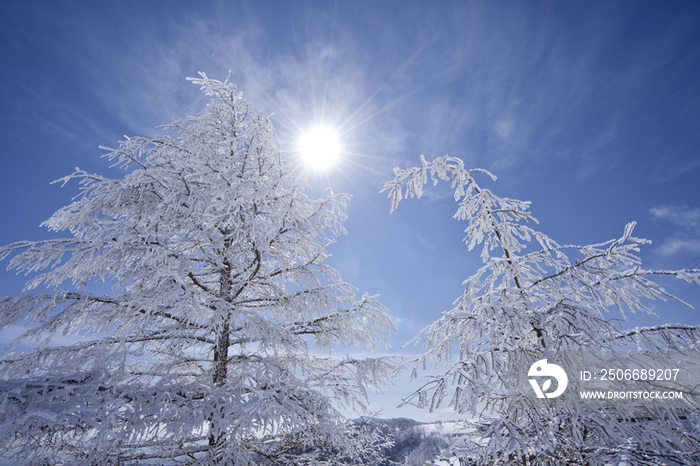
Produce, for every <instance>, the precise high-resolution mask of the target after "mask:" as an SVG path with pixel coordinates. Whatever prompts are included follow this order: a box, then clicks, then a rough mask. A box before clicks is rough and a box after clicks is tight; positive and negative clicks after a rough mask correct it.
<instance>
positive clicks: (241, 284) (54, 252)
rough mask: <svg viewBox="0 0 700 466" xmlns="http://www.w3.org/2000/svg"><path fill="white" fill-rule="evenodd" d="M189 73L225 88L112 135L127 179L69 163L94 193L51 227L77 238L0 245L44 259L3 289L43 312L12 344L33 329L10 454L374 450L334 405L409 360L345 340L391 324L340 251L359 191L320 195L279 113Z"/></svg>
mask: <svg viewBox="0 0 700 466" xmlns="http://www.w3.org/2000/svg"><path fill="white" fill-rule="evenodd" d="M192 81H193V82H194V83H195V84H197V85H199V86H201V89H202V90H203V92H204V93H205V94H206V95H208V96H210V97H211V100H210V102H209V103H208V104H207V105H206V106H205V107H204V109H203V110H202V111H201V112H200V113H199V114H198V115H197V116H194V117H189V118H186V119H182V120H179V121H175V122H173V123H172V124H169V125H167V126H165V128H166V135H162V136H157V137H155V138H145V137H131V138H126V140H124V141H122V142H121V143H120V144H119V147H118V148H116V149H107V148H105V150H106V151H107V152H106V154H105V157H107V158H108V159H109V160H110V161H112V162H113V166H115V167H118V168H121V169H124V170H125V174H124V175H123V176H122V177H120V178H116V179H112V178H108V177H105V176H103V175H98V174H91V173H87V172H85V171H83V170H80V169H76V170H75V172H74V173H73V174H72V175H70V176H66V177H65V178H62V179H61V180H59V181H61V182H62V183H63V184H65V183H68V182H70V181H72V180H77V181H78V182H79V184H80V188H81V193H80V195H79V196H78V197H76V199H74V202H72V203H71V204H70V205H68V206H66V207H63V208H62V209H60V210H58V211H57V212H56V213H55V214H54V215H53V216H52V217H51V218H50V219H49V220H47V221H46V222H45V223H44V226H46V227H48V228H49V229H50V230H52V231H55V232H68V233H69V235H67V237H65V238H60V239H48V240H45V241H22V242H18V243H14V244H10V245H8V246H4V247H2V248H0V259H2V258H8V257H10V262H9V268H10V269H14V270H15V271H17V272H19V273H26V274H31V277H32V278H31V280H30V281H29V282H28V283H27V286H26V291H27V293H25V294H23V295H22V296H19V297H6V298H3V299H2V300H0V328H8V327H10V326H13V325H20V324H27V325H28V330H27V331H26V332H24V333H23V334H22V335H20V336H19V337H18V338H17V340H16V341H15V346H16V344H19V343H22V342H29V341H33V342H34V343H33V346H34V350H33V351H31V352H26V353H22V352H14V353H7V352H6V354H5V355H4V356H3V358H2V360H0V405H1V406H2V409H0V455H2V456H3V457H4V458H5V459H8V458H11V459H12V460H13V461H15V462H17V463H19V464H25V463H28V464H86V465H87V464H135V463H148V464H168V463H173V464H208V465H210V464H227V465H234V464H235V465H248V464H291V463H294V464H298V465H305V464H307V465H311V464H339V463H343V464H347V463H348V462H350V461H363V460H367V458H371V456H372V455H373V454H375V452H376V451H377V449H376V445H373V442H376V441H378V439H376V438H373V437H372V436H371V435H369V434H366V432H368V431H366V430H363V428H362V426H360V425H357V424H353V423H350V422H347V421H346V420H345V419H344V418H343V417H342V416H341V415H340V413H339V411H338V409H337V406H338V405H337V404H338V403H340V404H346V405H354V404H358V403H359V404H360V405H362V403H364V400H365V399H366V397H367V390H369V389H376V388H378V387H381V386H383V385H385V384H386V383H387V382H388V377H389V375H390V372H391V370H392V367H393V364H394V363H393V361H392V360H388V359H383V358H366V359H358V358H352V357H350V356H346V357H342V358H336V357H333V356H332V355H331V349H332V348H333V347H335V346H345V347H354V348H358V349H372V348H374V345H375V344H376V343H381V344H386V339H385V332H387V331H393V325H392V323H391V321H390V319H389V318H388V316H387V314H386V312H385V309H384V307H383V306H382V305H381V304H380V303H379V302H378V301H377V299H376V297H375V296H370V295H368V294H364V296H362V298H361V299H359V300H357V299H356V289H355V288H354V287H352V286H351V285H349V284H348V283H345V282H343V281H342V279H341V277H340V276H339V274H338V273H337V272H336V271H335V270H334V269H333V268H332V267H330V266H329V265H328V264H327V263H326V259H327V257H328V253H327V248H328V246H329V245H331V244H332V243H333V242H334V239H335V238H336V237H337V236H338V235H341V234H343V233H344V229H343V226H342V222H343V220H344V218H345V213H344V208H345V205H346V202H347V200H348V196H346V195H343V194H329V195H328V196H326V197H323V198H321V199H310V198H308V197H307V196H306V195H305V194H304V190H305V186H306V182H305V179H304V177H303V175H302V174H301V173H300V172H299V171H298V170H297V169H295V167H294V166H293V165H292V164H291V163H290V161H289V160H288V159H287V156H286V155H285V154H284V153H283V152H282V151H281V149H280V147H279V143H278V140H277V137H276V134H275V131H274V129H273V127H272V125H271V123H270V121H269V119H268V118H266V117H265V116H262V115H260V114H259V113H257V112H256V111H255V110H254V109H253V107H252V106H251V105H250V104H249V103H248V102H246V101H245V100H244V99H243V98H242V97H241V95H240V94H239V93H238V92H237V91H235V89H234V87H233V86H232V85H230V84H227V83H222V82H219V81H216V80H212V79H209V78H207V77H206V75H204V74H201V77H200V78H197V79H192ZM96 282H106V283H108V284H111V285H112V292H111V293H109V294H96V293H93V292H91V289H93V286H94V284H95V283H96ZM42 289H46V291H41V290H42ZM62 335H69V336H72V338H73V341H74V342H73V343H72V344H66V345H56V344H54V343H53V342H54V341H55V339H54V337H56V336H62Z"/></svg>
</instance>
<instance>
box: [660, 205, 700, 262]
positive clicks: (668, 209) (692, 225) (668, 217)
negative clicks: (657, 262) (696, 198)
mask: <svg viewBox="0 0 700 466" xmlns="http://www.w3.org/2000/svg"><path fill="white" fill-rule="evenodd" d="M649 213H650V214H651V216H652V217H653V218H655V219H657V220H663V221H667V222H670V223H671V224H673V225H675V226H676V227H677V228H678V231H677V232H676V233H674V234H673V235H671V236H669V237H668V238H666V239H665V240H664V241H663V243H662V244H661V246H659V248H658V252H659V253H660V254H662V255H664V256H671V255H676V254H691V255H698V254H700V207H688V206H657V207H653V208H652V209H650V211H649Z"/></svg>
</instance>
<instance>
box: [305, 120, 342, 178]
mask: <svg viewBox="0 0 700 466" xmlns="http://www.w3.org/2000/svg"><path fill="white" fill-rule="evenodd" d="M299 152H300V154H301V158H302V161H303V162H304V164H305V165H306V166H308V167H310V168H312V169H314V170H318V171H322V170H327V169H328V168H330V167H331V166H333V164H335V162H336V161H337V160H338V158H339V156H340V138H339V137H338V134H337V133H336V132H335V131H334V130H332V129H331V128H328V127H325V126H317V127H315V128H313V129H311V130H310V131H308V132H305V133H302V135H301V137H300V138H299Z"/></svg>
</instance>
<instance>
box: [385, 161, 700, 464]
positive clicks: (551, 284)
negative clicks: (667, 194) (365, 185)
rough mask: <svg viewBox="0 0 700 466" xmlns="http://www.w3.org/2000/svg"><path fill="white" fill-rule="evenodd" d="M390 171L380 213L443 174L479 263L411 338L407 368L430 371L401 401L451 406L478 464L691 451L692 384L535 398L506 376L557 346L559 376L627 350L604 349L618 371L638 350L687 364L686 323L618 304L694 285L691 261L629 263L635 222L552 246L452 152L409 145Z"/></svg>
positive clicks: (694, 349) (616, 460) (518, 208)
mask: <svg viewBox="0 0 700 466" xmlns="http://www.w3.org/2000/svg"><path fill="white" fill-rule="evenodd" d="M394 171H395V177H394V179H393V180H390V181H388V182H387V183H386V184H385V187H384V190H385V191H388V192H389V197H390V199H391V210H392V211H393V210H394V209H395V208H396V207H397V206H398V205H399V202H400V201H401V200H402V199H403V198H404V197H414V196H417V197H420V196H421V195H422V193H423V189H424V186H425V185H426V184H427V183H428V182H429V179H430V180H431V181H432V182H433V184H437V183H438V181H439V180H445V181H448V180H449V181H451V183H452V189H453V190H454V199H455V201H456V202H457V204H458V207H457V211H456V213H455V215H454V218H456V219H459V220H463V221H465V222H466V224H467V226H466V229H465V233H466V237H465V238H464V242H465V243H466V245H467V246H468V248H469V249H470V250H471V249H473V248H475V247H477V246H481V258H482V260H483V264H484V265H483V266H482V267H481V268H480V269H479V270H477V271H476V272H475V273H474V274H473V275H472V276H471V277H469V278H468V279H466V280H465V281H464V282H463V285H464V288H465V290H464V293H463V294H462V296H460V297H459V298H458V299H457V300H456V301H455V306H454V308H452V309H450V310H448V311H445V312H443V313H442V316H441V317H440V318H439V319H438V320H436V321H435V322H434V323H432V324H431V325H430V326H428V327H427V328H425V329H424V330H423V331H422V332H421V334H419V335H418V336H417V337H416V340H415V341H416V342H417V343H419V342H421V341H422V343H423V349H424V351H425V353H424V354H423V355H422V356H421V357H420V358H418V360H417V361H416V363H415V366H414V371H413V376H414V377H415V376H416V375H417V374H418V371H419V370H420V369H421V368H425V367H426V365H427V363H429V362H432V363H433V364H434V367H436V368H437V367H441V368H444V371H443V372H442V373H440V374H438V375H435V376H432V377H431V378H430V380H429V381H428V382H427V383H426V384H425V385H423V386H422V387H421V388H420V389H418V390H417V391H416V392H415V393H414V394H413V395H412V396H411V397H409V398H408V399H407V400H406V402H407V403H414V404H416V405H418V406H421V407H426V408H429V409H436V408H438V407H440V406H441V403H444V402H445V401H447V402H448V403H449V405H450V406H451V407H452V408H453V409H454V410H455V411H457V412H459V413H462V414H464V416H465V424H466V430H467V432H469V433H470V434H471V437H472V438H473V440H474V442H475V445H478V446H479V449H478V461H479V464H489V465H490V464H582V465H583V464H585V465H607V464H623V460H624V461H627V462H628V463H626V464H640V465H651V464H677V465H682V464H690V463H693V464H696V463H698V462H700V456H698V451H700V430H698V425H700V424H699V423H698V421H700V409H698V405H697V402H696V401H695V400H694V399H693V395H697V394H698V392H697V386H696V385H695V384H694V383H693V380H691V379H689V378H686V379H684V380H683V381H682V382H681V381H680V379H679V380H677V381H676V380H674V381H673V384H672V387H673V389H674V390H676V391H677V392H682V393H683V394H685V397H682V398H680V399H676V400H654V401H653V402H651V403H640V402H641V401H643V400H641V399H631V400H629V399H628V400H625V401H620V400H618V402H614V401H611V400H608V399H594V400H590V399H589V400H585V399H582V398H577V396H578V393H575V394H574V395H573V396H567V397H562V399H551V400H549V399H548V400H538V399H537V398H536V397H535V393H534V392H532V391H531V390H530V386H528V385H527V381H525V382H526V383H525V390H526V391H523V390H521V389H520V387H519V385H518V384H517V382H521V381H522V379H524V378H526V377H527V376H528V375H532V374H528V367H530V363H532V362H535V361H537V360H542V359H546V358H547V357H548V356H549V357H551V356H555V357H557V360H558V362H559V363H560V364H561V365H562V366H563V369H565V370H566V372H568V373H569V374H570V375H569V380H570V381H571V378H572V376H573V375H576V376H578V374H579V371H580V370H582V369H586V368H587V367H584V366H582V362H583V361H584V360H589V361H590V360H595V359H596V358H599V359H602V358H604V356H603V353H602V352H603V351H605V350H607V351H608V354H613V351H615V350H617V351H620V350H625V349H629V348H633V349H634V350H635V351H634V352H633V353H634V354H633V355H632V356H627V357H618V358H617V359H616V360H615V361H613V363H614V366H610V367H620V368H622V370H623V372H622V373H623V374H624V373H625V372H624V370H626V369H629V372H630V374H631V373H632V370H633V369H631V366H629V364H630V363H631V362H630V360H632V362H633V361H634V358H635V357H636V358H640V357H641V356H640V355H644V356H645V357H648V358H650V360H651V361H652V362H651V366H650V367H654V368H663V369H667V368H669V367H678V365H677V364H678V362H679V357H682V358H684V359H685V360H686V363H687V364H686V365H685V366H684V369H685V372H686V375H688V374H687V373H688V372H689V371H688V369H689V368H690V372H693V371H695V370H697V364H698V363H699V362H700V354H699V353H698V342H699V341H700V326H688V325H680V324H662V325H659V326H655V327H636V328H631V329H628V328H625V327H624V326H623V325H622V324H621V322H622V321H623V320H624V318H625V312H637V311H641V312H651V311H650V310H649V308H648V307H647V306H646V305H645V302H646V301H647V300H653V299H661V300H665V299H677V298H675V297H674V296H673V295H671V294H670V293H668V292H667V291H666V290H665V289H664V288H663V287H662V286H661V285H660V284H659V283H658V282H657V281H655V279H656V278H657V277H661V276H671V277H676V278H678V279H681V280H684V281H686V282H689V283H695V284H697V285H700V270H698V269H692V270H688V269H686V270H650V269H644V268H642V266H641V259H640V258H639V257H638V255H637V253H638V252H639V250H640V248H641V247H642V246H644V245H645V244H648V243H649V241H647V240H645V239H641V238H636V237H634V236H633V230H634V226H635V223H629V224H627V225H626V227H625V228H624V232H623V235H622V236H621V237H620V238H619V239H613V240H610V241H606V242H604V243H598V244H592V245H587V246H578V245H560V244H558V243H557V242H556V241H554V240H553V239H551V238H550V237H548V236H547V235H546V234H544V233H542V232H540V231H538V230H536V229H535V228H533V227H532V226H530V225H532V224H536V223H537V220H536V219H535V218H534V217H533V216H532V215H531V213H530V212H529V210H528V209H529V205H530V203H529V202H525V201H521V200H517V199H508V198H504V197H500V196H498V195H496V194H494V193H493V192H492V191H491V190H489V189H487V188H484V187H482V186H481V185H480V184H479V183H478V182H477V179H476V178H477V177H478V176H485V177H487V178H491V179H492V180H495V176H493V175H492V174H491V173H489V172H488V171H486V170H481V169H471V170H470V169H467V168H465V166H464V163H463V161H462V160H461V159H459V158H456V157H448V156H445V157H439V158H436V159H434V160H432V161H427V160H425V158H423V157H422V156H421V165H420V166H417V167H412V168H407V169H399V168H396V169H394ZM429 177H430V178H429ZM533 242H534V243H535V246H539V247H533V245H532V243H533ZM611 308H616V309H617V310H619V312H620V314H621V315H620V317H621V319H619V318H618V319H613V318H611V317H610V316H609V311H610V309H611ZM527 357H530V359H529V362H528V364H527V365H523V362H524V361H527V360H528V359H527ZM608 357H609V356H608ZM673 362H675V363H676V365H671V364H672V363H673ZM545 363H546V360H545ZM620 364H621V365H620ZM624 364H628V366H625V365H624ZM532 367H534V366H532ZM519 379H520V380H519ZM635 381H636V382H639V383H640V384H642V382H645V383H647V382H648V383H647V388H648V387H649V386H653V387H655V389H664V388H665V389H668V388H669V386H668V384H665V385H666V386H664V385H663V384H661V385H659V383H660V382H661V381H659V380H655V381H653V383H652V381H647V380H644V381H643V380H635ZM550 382H551V380H550V381H549V382H544V384H547V386H549V385H548V384H549V383H550ZM695 382H697V380H696V381H695ZM543 386H545V385H543ZM562 388H563V386H562ZM543 390H546V387H545V388H544V389H543ZM606 390H610V388H606ZM681 396H682V395H681Z"/></svg>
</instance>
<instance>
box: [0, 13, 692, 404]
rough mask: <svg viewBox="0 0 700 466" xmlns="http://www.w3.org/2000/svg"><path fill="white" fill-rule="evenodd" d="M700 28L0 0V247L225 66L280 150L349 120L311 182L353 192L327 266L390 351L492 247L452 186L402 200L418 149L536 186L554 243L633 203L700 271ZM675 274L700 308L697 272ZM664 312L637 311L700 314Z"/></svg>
mask: <svg viewBox="0 0 700 466" xmlns="http://www.w3.org/2000/svg"><path fill="white" fill-rule="evenodd" d="M699 43H700V4H698V3H697V2H592V1H586V2H538V1H529V2H515V1H513V2H508V1H501V2H486V1H484V2H447V1H441V2H434V3H433V4H432V5H430V6H428V4H427V3H426V2H425V1H415V2H412V1H352V2H351V1H337V2H332V1H327V2H326V1H322V2H318V1H295V2H291V1H290V2H285V1H257V2H233V1H231V2H198V3H197V4H195V3H194V2H184V1H167V2H166V1H149V2H136V1H133V2H132V1H120V2H87V1H84V2H53V1H46V2H39V1H27V2H3V3H2V5H1V6H0V63H2V66H1V67H0V86H1V87H0V89H2V91H1V92H0V157H1V160H2V165H1V166H2V169H1V170H0V199H2V200H3V201H2V202H1V203H0V218H2V219H3V221H2V226H0V243H2V244H7V243H10V242H13V241H18V240H27V239H41V238H44V237H46V236H47V233H46V232H45V231H43V230H42V229H40V228H39V224H40V223H41V222H42V221H43V220H45V219H46V218H48V217H49V216H50V215H51V214H52V213H53V212H54V211H55V210H57V209H58V208H60V207H61V206H63V205H65V204H67V203H68V202H69V201H70V199H71V197H72V196H74V195H75V194H76V193H77V186H76V185H75V184H72V185H68V186H66V187H64V188H60V187H59V186H58V185H50V184H49V183H50V182H51V181H53V180H55V179H57V178H60V177H62V176H64V175H66V174H69V173H71V172H72V170H73V168H74V167H75V166H79V167H80V168H82V169H85V170H87V171H96V172H101V173H105V174H110V175H111V176H115V177H116V176H119V173H117V172H115V171H114V170H111V171H110V170H109V169H108V163H107V162H106V161H104V160H102V159H100V155H101V154H102V152H101V151H100V150H99V149H98V146H99V145H106V146H115V145H116V144H117V141H118V140H120V139H121V138H122V136H123V135H144V136H151V135H155V134H157V132H158V130H157V129H156V126H157V125H160V124H163V123H168V122H169V121H170V119H171V118H173V117H174V118H178V117H183V116H186V115H190V114H194V113H196V112H197V111H198V110H199V108H201V106H202V105H203V104H204V102H205V99H204V98H203V97H202V95H201V93H200V91H199V90H198V88H197V87H196V86H193V85H192V84H191V83H188V82H187V81H186V80H185V78H186V77H188V76H196V74H197V72H198V71H204V72H206V73H207V74H208V75H209V76H210V77H213V78H217V79H225V78H226V76H227V75H228V73H229V70H230V72H231V77H230V80H231V81H232V82H234V83H235V84H236V85H237V86H238V88H239V89H240V90H241V91H243V93H244V96H245V97H246V98H247V99H248V100H249V101H251V102H252V103H253V104H254V105H255V106H256V108H257V109H258V110H259V111H260V112H262V113H265V114H273V113H274V116H273V124H274V125H275V127H276V129H277V131H278V133H279V135H280V138H281V140H282V144H283V147H284V148H286V149H287V150H288V151H290V152H293V149H294V143H295V141H296V138H297V137H298V136H299V134H300V132H302V131H304V130H305V129H306V128H309V127H311V126H313V125H315V124H317V123H319V122H321V121H323V122H325V123H326V124H329V125H332V126H334V127H336V128H337V129H338V131H339V132H340V133H341V134H342V144H343V150H344V153H343V161H342V163H341V165H339V166H338V167H337V168H336V169H334V170H331V171H329V172H327V173H325V174H323V175H319V174H316V173H311V172H310V173H309V175H308V176H309V181H310V184H311V185H312V193H316V194H320V193H321V192H322V190H323V189H324V188H325V187H327V186H331V187H332V188H333V190H334V191H336V192H341V191H342V192H349V193H351V194H352V195H353V200H352V202H351V204H350V207H349V211H348V213H349V219H348V221H347V223H346V227H347V229H348V235H347V236H346V237H344V238H342V239H341V240H340V241H339V242H338V243H337V244H336V245H335V246H334V248H333V249H332V251H331V252H332V253H333V254H334V257H333V259H332V262H333V264H334V265H335V266H336V267H337V268H338V269H339V270H340V272H341V273H342V274H343V276H344V277H345V278H346V280H348V281H350V282H352V283H353V284H355V285H356V286H357V287H358V288H360V290H361V291H368V292H369V293H371V294H381V295H382V302H383V303H384V304H385V305H386V306H387V308H388V310H389V312H390V314H391V315H392V317H393V318H394V319H395V321H396V323H397V326H398V327H399V331H398V332H397V333H396V334H395V335H394V336H393V337H392V344H393V345H394V348H395V349H397V350H399V349H400V347H401V346H402V345H403V344H404V343H406V342H407V341H409V340H410V339H411V338H413V336H415V334H416V333H417V332H418V331H419V330H420V329H421V328H423V327H424V326H425V325H427V324H429V323H430V322H431V321H433V320H434V319H436V318H437V317H438V316H439V314H440V312H441V311H443V310H447V309H449V308H450V306H451V303H452V302H453V301H454V300H455V299H456V298H457V297H458V296H459V295H460V294H461V291H462V287H461V282H462V281H463V280H464V279H466V278H467V277H468V276H470V275H471V274H472V273H473V272H474V271H475V270H476V268H477V267H478V266H479V265H480V259H479V257H478V252H473V253H469V252H468V251H467V249H466V247H465V246H464V245H463V244H462V243H461V240H462V236H463V235H462V230H463V228H464V227H463V226H462V225H460V224H459V222H457V221H456V220H452V218H451V217H452V214H453V213H454V210H455V206H454V202H453V201H452V200H451V198H450V196H449V190H448V189H447V187H445V186H443V187H442V188H443V189H439V188H440V187H438V189H432V190H429V192H428V193H427V195H426V196H425V197H424V198H423V199H421V200H420V201H416V200H415V199H414V200H412V201H409V202H405V203H402V204H401V206H400V207H399V209H398V210H397V211H395V212H394V213H393V214H391V215H389V203H388V200H387V199H386V197H385V195H384V194H378V193H379V191H380V190H381V188H382V185H383V183H384V182H385V181H386V180H388V179H390V178H391V177H392V175H393V173H392V168H393V167H394V166H397V165H398V166H401V167H407V166H412V165H415V164H418V163H419V159H418V156H419V155H420V154H425V155H426V158H429V159H430V158H433V157H437V156H441V155H445V154H449V155H452V156H457V157H461V158H462V159H464V160H465V161H466V162H467V164H468V165H471V166H473V167H480V168H486V169H489V170H491V171H492V172H493V173H495V174H496V175H497V176H498V177H499V179H498V181H497V182H496V183H490V182H489V183H487V182H485V181H484V184H485V185H487V186H488V187H490V188H491V189H493V190H494V191H495V192H496V193H498V194H501V195H503V196H507V197H515V198H521V199H526V200H530V201H532V202H533V204H532V212H533V214H534V215H535V217H537V218H538V219H539V220H540V225H539V228H540V229H541V230H542V231H544V232H545V233H547V234H549V235H550V236H551V237H552V238H554V239H555V240H557V241H558V242H559V243H562V244H563V243H579V244H584V243H585V244H588V243H594V242H600V241H604V240H607V239H611V238H614V237H619V236H620V235H621V234H622V231H623V228H624V225H625V224H626V223H627V222H629V221H632V220H637V221H638V222H639V224H638V227H637V229H636V235H637V236H642V237H647V238H649V239H651V240H652V241H653V244H652V245H651V246H650V247H647V248H646V249H645V250H644V251H643V252H642V257H643V259H644V261H645V265H646V266H647V267H650V268H681V267H691V268H697V267H700V84H699V83H700V47H698V45H697V44H699ZM4 265H5V264H4ZM4 265H3V267H2V268H3V270H2V271H1V272H0V295H1V296H6V295H16V294H18V293H20V291H21V288H22V284H23V282H24V278H23V277H16V276H15V275H13V274H11V273H8V272H5V271H4ZM668 287H669V290H671V291H673V292H675V293H677V294H679V295H680V296H681V297H683V298H684V299H686V300H688V301H689V302H691V303H693V304H694V305H695V306H696V307H698V308H699V309H700V292H698V290H696V289H693V288H691V287H690V285H685V284H681V283H675V282H668ZM653 308H654V310H655V311H657V313H658V314H659V315H660V318H659V319H651V318H650V317H647V316H632V317H631V322H630V323H629V325H637V324H648V323H653V322H658V323H663V322H684V323H692V324H698V323H700V317H698V314H697V311H694V310H687V309H684V308H682V307H679V306H676V305H673V304H664V303H656V304H653ZM613 315H614V314H611V316H613ZM414 351H416V349H415V348H414V347H408V348H406V349H405V350H402V353H405V354H410V353H411V352H414ZM409 389H410V385H409V384H408V383H406V382H405V381H400V383H399V387H398V388H397V390H395V391H394V392H392V393H391V394H390V395H387V396H386V397H381V398H378V401H377V405H376V407H381V406H382V405H384V408H385V413H387V414H390V415H395V414H396V415H412V416H416V417H417V416H419V415H420V414H415V413H414V412H411V411H408V410H404V411H395V410H393V409H392V408H393V404H395V403H394V401H396V398H397V397H400V396H405V395H407V394H408V392H409V391H410V390H409ZM444 416H446V417H453V416H451V415H449V414H444Z"/></svg>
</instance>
